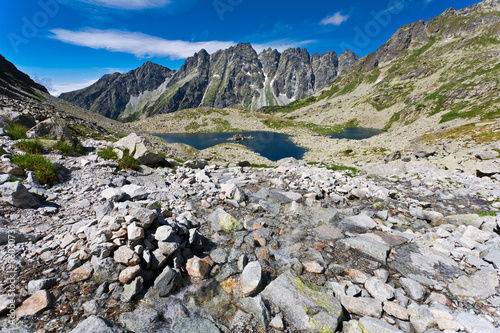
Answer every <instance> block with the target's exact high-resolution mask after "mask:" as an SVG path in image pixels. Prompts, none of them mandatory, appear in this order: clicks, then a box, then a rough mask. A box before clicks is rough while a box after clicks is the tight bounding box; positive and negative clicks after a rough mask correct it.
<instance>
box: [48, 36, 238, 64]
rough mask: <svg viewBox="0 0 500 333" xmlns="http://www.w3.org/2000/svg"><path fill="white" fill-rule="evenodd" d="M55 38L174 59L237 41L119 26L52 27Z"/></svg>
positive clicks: (83, 44) (210, 50)
mask: <svg viewBox="0 0 500 333" xmlns="http://www.w3.org/2000/svg"><path fill="white" fill-rule="evenodd" d="M51 32H52V33H53V34H54V35H53V36H51V37H52V38H55V39H58V40H60V41H62V42H65V43H69V44H73V45H79V46H86V47H90V48H93V49H104V50H108V51H112V52H124V53H131V54H134V55H135V56H136V57H138V58H150V57H170V59H172V60H176V59H185V58H187V57H190V56H192V55H193V54H194V53H196V52H198V51H200V50H201V49H205V50H207V52H209V53H213V52H215V51H217V50H219V49H225V48H228V47H230V46H233V45H234V42H221V41H207V42H186V41H182V40H167V39H162V38H158V37H154V36H149V35H145V34H142V33H138V32H128V31H118V30H98V29H86V30H82V31H70V30H64V29H54V30H51Z"/></svg>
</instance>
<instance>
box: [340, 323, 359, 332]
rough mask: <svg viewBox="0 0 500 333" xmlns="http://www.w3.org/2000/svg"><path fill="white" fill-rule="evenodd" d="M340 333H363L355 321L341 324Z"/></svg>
mask: <svg viewBox="0 0 500 333" xmlns="http://www.w3.org/2000/svg"><path fill="white" fill-rule="evenodd" d="M342 333H363V330H362V329H361V327H360V326H359V322H358V321H357V320H350V321H344V322H343V323H342Z"/></svg>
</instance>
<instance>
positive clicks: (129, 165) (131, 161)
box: [118, 149, 141, 170]
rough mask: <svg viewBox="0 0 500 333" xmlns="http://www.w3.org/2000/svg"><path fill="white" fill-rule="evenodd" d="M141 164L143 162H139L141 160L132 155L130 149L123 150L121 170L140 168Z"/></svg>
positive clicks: (120, 161)
mask: <svg viewBox="0 0 500 333" xmlns="http://www.w3.org/2000/svg"><path fill="white" fill-rule="evenodd" d="M140 165H141V164H140V163H139V161H138V160H136V159H135V158H133V157H132V156H131V155H130V153H129V150H128V149H125V151H124V152H123V157H122V158H120V159H119V160H118V168H119V169H120V170H124V169H132V170H139V166H140Z"/></svg>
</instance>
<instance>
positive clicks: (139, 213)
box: [129, 206, 158, 229]
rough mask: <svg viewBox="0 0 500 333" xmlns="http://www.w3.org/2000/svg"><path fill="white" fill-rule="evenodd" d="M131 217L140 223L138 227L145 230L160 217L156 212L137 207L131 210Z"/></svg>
mask: <svg viewBox="0 0 500 333" xmlns="http://www.w3.org/2000/svg"><path fill="white" fill-rule="evenodd" d="M129 215H130V216H133V217H134V218H136V219H137V220H138V221H139V222H137V225H138V226H140V227H141V228H145V229H149V227H151V224H152V223H153V221H154V220H155V219H156V218H157V217H158V213H157V212H156V211H154V210H151V209H147V208H142V207H136V206H134V207H132V208H131V209H130V211H129Z"/></svg>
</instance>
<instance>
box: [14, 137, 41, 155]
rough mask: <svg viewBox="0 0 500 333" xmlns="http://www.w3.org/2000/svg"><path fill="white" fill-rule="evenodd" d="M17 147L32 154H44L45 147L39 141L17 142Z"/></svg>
mask: <svg viewBox="0 0 500 333" xmlns="http://www.w3.org/2000/svg"><path fill="white" fill-rule="evenodd" d="M15 146H16V147H17V148H19V149H21V150H22V151H25V152H27V153H30V154H43V145H42V143H41V142H40V141H39V140H22V141H19V142H16V144H15Z"/></svg>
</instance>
